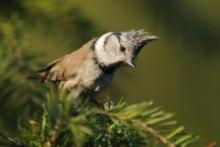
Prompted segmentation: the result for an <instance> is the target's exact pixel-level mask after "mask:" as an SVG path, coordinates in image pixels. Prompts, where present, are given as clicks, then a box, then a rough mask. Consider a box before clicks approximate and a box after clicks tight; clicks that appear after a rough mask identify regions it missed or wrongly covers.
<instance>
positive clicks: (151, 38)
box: [147, 35, 160, 42]
mask: <svg viewBox="0 0 220 147" xmlns="http://www.w3.org/2000/svg"><path fill="white" fill-rule="evenodd" d="M159 39H160V38H159V37H157V36H154V35H148V36H147V42H150V41H154V40H159Z"/></svg>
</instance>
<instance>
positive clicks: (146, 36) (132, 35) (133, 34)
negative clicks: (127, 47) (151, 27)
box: [124, 29, 159, 46]
mask: <svg viewBox="0 0 220 147" xmlns="http://www.w3.org/2000/svg"><path fill="white" fill-rule="evenodd" d="M124 33H125V36H126V38H127V39H128V40H130V41H131V42H132V44H134V46H143V45H145V44H146V43H148V42H150V41H153V40H156V39H159V38H158V37H157V36H154V35H151V34H150V33H149V32H146V31H144V30H143V29H141V30H137V31H136V30H131V31H129V32H124Z"/></svg>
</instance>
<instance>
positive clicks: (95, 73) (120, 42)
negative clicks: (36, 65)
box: [37, 30, 159, 100]
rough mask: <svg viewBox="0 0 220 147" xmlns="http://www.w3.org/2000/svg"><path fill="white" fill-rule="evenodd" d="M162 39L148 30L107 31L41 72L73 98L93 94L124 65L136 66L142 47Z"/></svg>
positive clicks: (41, 77)
mask: <svg viewBox="0 0 220 147" xmlns="http://www.w3.org/2000/svg"><path fill="white" fill-rule="evenodd" d="M157 39H159V38H158V37H157V36H155V35H151V34H150V33H148V32H145V31H144V30H131V31H125V32H107V33H104V34H103V35H100V36H99V37H96V38H93V39H91V40H90V41H88V42H87V43H85V44H84V45H82V46H81V47H80V48H79V49H77V50H75V51H73V52H71V53H69V54H67V55H65V56H63V57H61V58H58V59H56V60H54V61H52V62H51V63H49V64H48V65H46V66H45V67H44V68H42V69H40V70H39V71H38V72H37V75H38V77H39V78H40V79H41V81H42V82H46V83H48V82H51V83H55V85H56V86H57V87H58V88H59V89H60V90H67V91H69V92H70V93H71V98H70V99H71V100H74V99H76V98H78V97H93V96H94V95H96V94H97V93H100V92H101V91H103V90H104V89H105V88H107V87H108V85H109V84H110V83H111V81H112V79H113V77H114V76H115V75H116V71H118V69H119V68H121V67H124V66H129V67H132V68H135V64H134V61H135V60H136V58H137V56H138V54H139V53H140V51H141V49H142V48H143V47H144V46H145V45H146V44H148V43H149V42H151V41H153V40H157Z"/></svg>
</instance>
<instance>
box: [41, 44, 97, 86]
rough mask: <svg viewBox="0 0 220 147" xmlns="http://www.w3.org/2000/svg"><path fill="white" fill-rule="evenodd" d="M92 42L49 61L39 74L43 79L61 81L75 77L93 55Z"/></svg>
mask: <svg viewBox="0 0 220 147" xmlns="http://www.w3.org/2000/svg"><path fill="white" fill-rule="evenodd" d="M91 43H92V42H91V41H90V42H88V43H87V44H86V45H84V46H83V47H81V48H80V49H78V50H76V51H74V52H72V53H71V54H68V55H66V56H64V57H62V58H60V59H57V60H54V61H53V62H51V63H49V64H48V65H47V66H46V67H45V68H43V69H42V70H40V71H39V72H38V74H39V75H40V77H41V78H42V80H43V81H51V82H61V81H68V80H69V79H71V80H72V79H74V77H76V76H77V74H78V72H79V69H80V68H81V65H82V64H83V63H84V62H85V61H86V60H88V59H90V58H91V57H92V55H93V53H92V50H91V49H90V47H91V45H92V44H91Z"/></svg>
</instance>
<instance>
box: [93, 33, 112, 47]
mask: <svg viewBox="0 0 220 147" xmlns="http://www.w3.org/2000/svg"><path fill="white" fill-rule="evenodd" d="M110 34H112V32H109V33H106V34H104V35H102V36H101V37H100V38H99V39H98V40H97V41H96V43H95V49H96V50H103V48H104V44H105V39H106V37H107V36H108V35H110Z"/></svg>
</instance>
